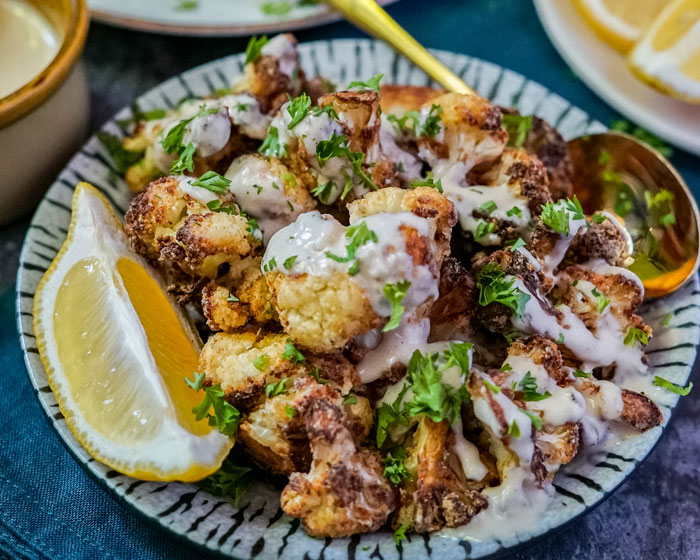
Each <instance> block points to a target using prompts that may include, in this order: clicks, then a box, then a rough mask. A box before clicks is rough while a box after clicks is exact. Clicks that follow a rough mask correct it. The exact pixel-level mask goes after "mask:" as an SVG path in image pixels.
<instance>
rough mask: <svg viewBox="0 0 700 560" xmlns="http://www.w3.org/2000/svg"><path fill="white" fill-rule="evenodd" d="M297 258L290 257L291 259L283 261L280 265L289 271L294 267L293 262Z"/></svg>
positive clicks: (296, 256)
mask: <svg viewBox="0 0 700 560" xmlns="http://www.w3.org/2000/svg"><path fill="white" fill-rule="evenodd" d="M298 256H299V255H292V256H291V257H289V258H287V259H284V263H282V264H283V266H284V268H285V269H286V270H289V269H290V268H292V267H293V266H294V261H296V260H297V258H298Z"/></svg>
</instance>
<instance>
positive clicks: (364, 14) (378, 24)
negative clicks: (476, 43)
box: [325, 0, 475, 94]
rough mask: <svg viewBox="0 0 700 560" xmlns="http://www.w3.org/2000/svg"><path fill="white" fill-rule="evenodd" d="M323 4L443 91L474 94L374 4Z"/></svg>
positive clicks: (339, 0)
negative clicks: (400, 56) (420, 71)
mask: <svg viewBox="0 0 700 560" xmlns="http://www.w3.org/2000/svg"><path fill="white" fill-rule="evenodd" d="M325 1H326V3H327V4H328V5H330V6H332V7H333V8H335V9H336V10H337V11H339V12H340V13H341V14H343V16H344V17H345V19H347V20H348V21H350V22H351V23H353V24H355V25H356V26H357V27H359V28H360V29H363V30H364V31H366V32H367V33H369V34H370V35H373V36H374V37H376V38H377V39H382V40H384V41H386V42H387V43H389V45H391V46H392V47H393V48H394V49H395V50H396V51H397V52H399V53H401V54H402V55H404V56H406V57H407V58H408V59H409V60H410V61H411V62H413V64H415V65H416V66H418V67H419V68H421V69H422V70H423V71H424V72H425V73H426V74H428V76H430V77H431V78H433V79H434V80H435V81H436V82H438V83H439V84H441V85H442V86H443V87H444V88H445V89H446V90H448V91H453V92H456V93H471V94H473V93H475V92H474V90H473V89H472V88H470V87H469V86H468V85H467V84H465V83H464V82H463V81H462V80H461V79H460V78H459V77H457V75H456V74H455V73H454V72H452V70H450V69H449V68H448V67H447V66H445V65H444V64H443V63H442V62H440V61H439V60H438V59H437V58H435V57H434V56H433V55H432V54H430V53H429V52H428V51H427V50H425V48H424V47H422V46H421V45H420V43H418V41H416V40H415V39H414V38H413V37H411V36H410V35H409V34H408V32H407V31H406V30H405V29H404V28H403V27H401V26H400V25H399V24H398V23H396V21H394V19H393V18H392V17H391V16H390V15H389V14H387V13H386V11H384V9H382V8H381V7H380V6H379V5H378V4H377V3H376V2H375V1H374V0H325Z"/></svg>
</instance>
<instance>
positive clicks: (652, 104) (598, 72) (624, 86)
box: [535, 0, 700, 156]
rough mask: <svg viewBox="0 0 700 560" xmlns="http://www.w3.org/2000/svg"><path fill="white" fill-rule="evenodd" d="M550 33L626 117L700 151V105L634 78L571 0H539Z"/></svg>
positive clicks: (584, 75) (565, 55) (573, 63)
mask: <svg viewBox="0 0 700 560" xmlns="http://www.w3.org/2000/svg"><path fill="white" fill-rule="evenodd" d="M535 8H537V14H538V15H539V17H540V21H541V22H542V25H543V26H544V28H545V30H546V31H547V35H549V38H550V39H551V40H552V43H554V46H555V47H556V49H557V50H558V51H559V54H560V55H561V56H562V57H563V58H564V60H566V62H567V63H568V64H569V66H571V68H573V70H574V71H575V72H576V73H577V74H578V76H579V77H580V78H581V79H582V80H583V81H584V82H585V83H586V85H587V86H588V87H589V88H591V89H592V90H593V91H595V92H596V93H597V94H598V95H599V96H600V97H602V98H603V99H604V100H605V101H606V102H608V103H609V104H610V105H612V106H613V107H615V109H617V110H618V111H620V113H622V114H623V115H625V116H626V117H627V118H629V119H631V120H633V121H635V122H637V123H639V124H641V125H642V126H644V127H645V128H648V129H649V130H651V131H652V132H653V133H655V134H656V135H658V136H660V137H661V138H664V139H665V140H667V141H668V142H670V143H671V144H675V145H676V146H678V147H679V148H683V149H685V150H688V151H689V152H692V153H694V154H695V155H699V156H700V105H691V104H690V103H685V102H684V101H680V100H678V99H673V98H672V97H668V96H667V95H663V94H661V93H659V92H658V91H656V90H655V89H652V88H651V87H649V86H648V85H646V84H645V83H643V82H641V81H639V80H638V79H637V78H635V77H634V76H633V75H632V73H631V72H630V71H629V70H628V69H627V66H626V65H625V59H624V57H623V56H622V54H620V53H619V52H617V51H616V50H614V49H613V48H612V47H610V46H608V45H607V44H606V43H605V42H604V41H602V40H601V39H599V38H598V36H597V35H596V34H595V33H594V32H593V30H592V29H591V28H590V27H589V25H588V24H587V23H586V22H585V21H584V20H583V17H582V16H581V15H580V14H579V13H578V10H577V9H576V7H575V6H574V3H573V2H571V1H570V0H566V1H562V0H535Z"/></svg>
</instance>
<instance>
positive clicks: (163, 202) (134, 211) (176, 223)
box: [124, 176, 208, 261]
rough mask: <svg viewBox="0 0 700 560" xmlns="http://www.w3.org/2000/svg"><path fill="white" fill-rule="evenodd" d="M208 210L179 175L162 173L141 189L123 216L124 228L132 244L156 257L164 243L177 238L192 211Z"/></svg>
mask: <svg viewBox="0 0 700 560" xmlns="http://www.w3.org/2000/svg"><path fill="white" fill-rule="evenodd" d="M205 212H208V209H207V207H206V206H205V205H204V204H202V203H201V202H200V201H198V200H195V199H194V198H192V197H191V196H190V195H188V194H185V193H184V192H183V191H182V190H181V189H180V187H179V180H178V178H177V177H174V176H171V177H163V178H161V179H157V180H155V181H153V182H152V183H150V184H149V185H148V186H147V187H146V188H145V189H143V190H142V191H141V192H140V193H138V194H137V195H136V196H135V197H134V198H133V199H132V200H131V204H130V205H129V209H128V210H127V212H126V215H125V217H124V221H125V224H124V229H125V231H126V234H127V236H128V237H129V243H130V244H131V248H132V249H133V250H134V251H135V252H136V253H138V254H139V255H142V256H144V257H146V258H148V259H150V260H153V261H156V260H158V258H159V256H160V250H161V248H162V247H163V246H164V245H167V244H168V243H170V242H172V241H174V239H175V234H176V232H177V230H178V229H179V227H181V226H182V224H183V223H184V221H185V220H186V219H187V218H188V217H189V216H191V215H192V214H202V213H205Z"/></svg>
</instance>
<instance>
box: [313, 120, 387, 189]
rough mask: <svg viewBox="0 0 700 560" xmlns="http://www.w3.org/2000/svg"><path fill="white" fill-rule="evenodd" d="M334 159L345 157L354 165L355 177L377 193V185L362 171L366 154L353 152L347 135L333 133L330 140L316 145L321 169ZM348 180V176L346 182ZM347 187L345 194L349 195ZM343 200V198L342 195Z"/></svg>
mask: <svg viewBox="0 0 700 560" xmlns="http://www.w3.org/2000/svg"><path fill="white" fill-rule="evenodd" d="M332 157H344V158H347V160H348V161H349V162H350V164H351V165H352V170H353V173H354V175H355V176H356V177H357V178H359V179H360V180H361V181H362V183H363V184H364V185H365V186H366V187H367V188H368V189H370V190H373V191H376V190H377V188H378V187H377V185H375V184H374V182H373V181H372V178H371V177H370V176H369V175H367V173H365V171H364V170H363V169H362V162H363V161H364V160H365V154H363V153H362V152H353V151H351V150H350V148H349V147H348V140H347V137H346V136H345V134H336V133H335V132H333V133H332V134H331V137H330V138H329V139H328V140H321V141H320V142H319V143H318V144H317V145H316V159H317V161H318V165H319V167H323V166H324V165H326V163H327V162H328V160H330V159H331V158H332ZM347 181H348V178H347V176H346V182H347ZM346 191H347V185H346V190H345V191H344V194H347V192H346ZM341 198H343V196H342V195H341Z"/></svg>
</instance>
